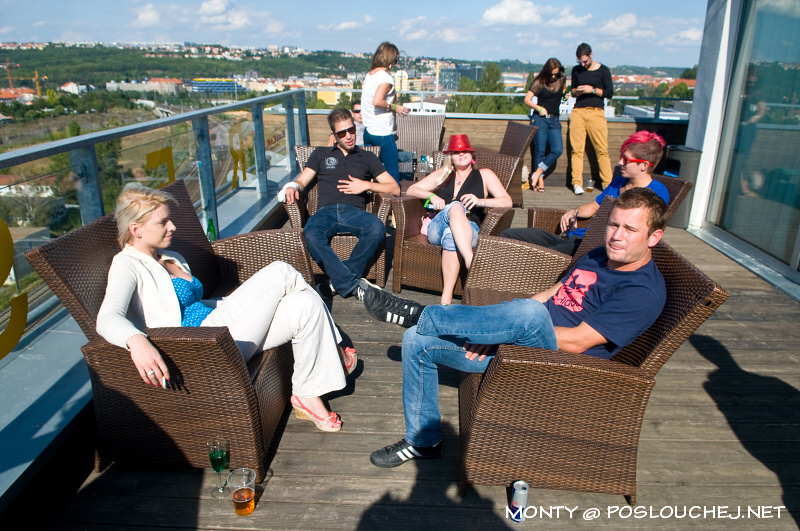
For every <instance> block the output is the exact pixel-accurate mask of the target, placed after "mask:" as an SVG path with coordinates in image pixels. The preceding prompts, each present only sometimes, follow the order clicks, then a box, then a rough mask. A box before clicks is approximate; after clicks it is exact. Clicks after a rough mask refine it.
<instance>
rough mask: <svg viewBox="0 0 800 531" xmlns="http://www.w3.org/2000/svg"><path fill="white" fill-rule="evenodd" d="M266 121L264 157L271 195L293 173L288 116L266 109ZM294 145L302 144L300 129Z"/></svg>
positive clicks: (264, 114)
mask: <svg viewBox="0 0 800 531" xmlns="http://www.w3.org/2000/svg"><path fill="white" fill-rule="evenodd" d="M263 121H264V155H265V157H266V160H267V180H268V181H269V182H270V193H272V190H273V189H277V187H278V185H279V184H281V183H282V182H283V181H284V180H285V179H286V178H287V177H288V176H289V175H290V173H291V170H292V168H291V158H290V156H289V138H288V133H287V127H286V114H285V113H284V112H282V111H279V110H277V109H273V108H265V109H264V113H263ZM295 137H296V138H295V140H294V145H298V144H299V143H300V133H299V127H297V128H295Z"/></svg>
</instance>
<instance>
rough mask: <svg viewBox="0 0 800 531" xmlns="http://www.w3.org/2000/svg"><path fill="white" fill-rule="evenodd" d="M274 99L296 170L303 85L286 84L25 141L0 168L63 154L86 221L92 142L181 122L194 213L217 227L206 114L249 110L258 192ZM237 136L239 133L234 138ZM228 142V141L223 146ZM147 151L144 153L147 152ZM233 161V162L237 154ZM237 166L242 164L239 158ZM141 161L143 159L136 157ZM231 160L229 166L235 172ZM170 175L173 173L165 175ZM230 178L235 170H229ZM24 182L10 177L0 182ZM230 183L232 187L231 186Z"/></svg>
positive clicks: (98, 201)
mask: <svg viewBox="0 0 800 531" xmlns="http://www.w3.org/2000/svg"><path fill="white" fill-rule="evenodd" d="M275 103H278V104H280V105H282V108H280V110H277V111H274V110H270V111H269V112H271V113H275V112H277V113H279V114H283V115H285V117H286V122H285V142H286V144H285V152H286V156H287V157H288V160H289V165H290V168H291V170H293V171H296V170H297V161H296V160H295V158H294V149H293V148H294V146H295V144H308V138H309V137H308V123H307V119H306V103H305V91H304V90H292V91H288V92H283V93H279V94H271V95H268V96H262V97H258V98H253V99H249V100H244V101H240V102H235V103H231V104H227V105H221V106H217V107H211V108H207V109H201V110H197V111H190V112H187V113H184V114H177V115H172V116H166V117H163V118H159V119H156V120H152V121H149V122H144V123H141V124H134V125H127V126H122V127H117V128H115V129H110V130H107V131H100V132H94V133H89V134H86V135H81V136H77V137H73V138H68V139H64V140H57V141H54V142H49V143H46V144H41V145H35V146H30V147H26V148H22V149H18V150H15V151H10V152H7V153H3V154H0V170H3V169H5V168H11V167H13V166H17V165H20V164H24V163H28V162H32V161H37V160H41V159H45V158H48V157H52V156H55V155H60V154H64V153H68V154H69V163H70V166H71V171H72V180H73V181H74V182H75V188H76V191H77V199H78V203H79V205H80V213H81V221H82V223H83V224H86V223H89V222H91V221H93V220H95V219H97V218H99V217H101V216H102V215H104V214H105V211H104V208H103V191H102V189H101V183H100V179H99V175H100V170H101V166H102V162H98V157H97V152H96V148H97V146H98V144H101V143H104V142H109V141H113V140H118V139H122V138H125V137H130V136H132V135H137V134H143V133H148V132H151V131H154V130H158V129H162V128H166V127H170V126H176V125H180V124H186V125H189V126H190V129H191V132H192V134H193V141H194V152H195V160H194V161H193V163H194V165H195V167H196V168H197V173H198V177H199V184H200V186H199V191H200V215H201V218H203V219H202V220H203V222H204V226H207V224H208V223H207V222H208V220H211V222H212V223H213V224H214V226H215V227H219V226H220V225H219V220H218V217H217V194H216V193H215V191H216V190H217V186H215V182H214V156H215V155H214V151H213V150H212V145H211V139H212V137H213V136H214V133H212V131H210V128H209V118H210V117H214V116H222V115H224V114H225V113H230V112H236V111H242V110H246V111H249V113H250V116H251V119H252V134H253V142H252V144H253V146H252V148H253V153H254V158H255V164H254V166H255V168H254V169H255V174H256V177H257V180H256V188H257V190H258V194H259V195H260V196H261V198H263V197H264V196H268V195H274V193H276V192H277V190H275V189H274V188H273V189H270V187H269V186H268V182H267V169H268V168H269V159H268V158H267V155H266V149H265V145H266V139H265V134H264V122H263V116H264V112H265V108H266V106H267V105H271V104H275ZM239 141H241V139H239ZM230 147H232V146H229V148H230ZM148 155H150V154H148ZM235 162H237V163H238V162H239V161H238V160H237V161H235ZM241 162H242V166H243V167H242V170H243V172H244V170H245V169H246V168H245V167H244V166H245V165H244V161H241ZM140 163H141V164H144V161H140ZM164 163H165V164H167V165H168V166H170V165H172V164H173V161H172V160H169V161H164ZM236 170H237V166H234V172H236ZM171 177H174V176H171ZM234 179H236V175H235V174H234ZM20 184H24V181H22V182H14V183H11V184H9V185H7V186H5V187H0V193H2V192H3V190H2V188H8V187H11V186H17V185H20ZM235 186H236V185H235V183H234V185H233V187H235Z"/></svg>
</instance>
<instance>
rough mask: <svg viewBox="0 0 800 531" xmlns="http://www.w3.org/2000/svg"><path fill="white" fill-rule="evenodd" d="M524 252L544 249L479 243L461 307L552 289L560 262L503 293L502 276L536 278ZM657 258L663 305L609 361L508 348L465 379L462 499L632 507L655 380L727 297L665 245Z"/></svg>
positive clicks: (461, 405) (486, 240)
mask: <svg viewBox="0 0 800 531" xmlns="http://www.w3.org/2000/svg"><path fill="white" fill-rule="evenodd" d="M504 248H505V249H504ZM526 253H537V254H539V255H541V254H542V253H543V250H542V249H541V248H539V247H536V246H534V245H531V244H526V243H522V242H515V241H512V240H507V239H505V238H484V239H482V240H481V242H480V243H479V245H478V250H477V252H476V255H475V259H474V262H473V266H472V268H471V270H470V275H469V278H468V281H467V286H466V288H465V294H464V301H465V302H466V303H469V304H490V303H496V302H500V301H503V300H510V299H512V298H514V297H517V296H530V295H532V294H533V293H534V292H535V291H538V290H540V289H541V288H543V287H545V286H547V285H548V284H550V285H552V282H553V279H554V278H556V277H555V276H554V271H557V270H558V269H560V268H561V267H562V265H563V263H559V262H558V260H557V259H556V260H555V261H553V263H552V265H553V267H554V271H553V272H550V273H548V272H542V273H541V275H542V279H541V280H539V281H538V285H536V286H534V285H531V286H528V287H527V288H530V289H529V291H526V286H520V285H512V286H510V287H507V286H502V288H504V289H508V290H509V291H507V292H500V291H496V289H495V286H496V285H497V282H498V279H500V280H505V279H526V278H530V277H532V276H533V275H531V274H530V263H529V262H530V257H529V258H525V254H526ZM556 254H557V253H556ZM546 257H547V258H548V259H552V257H550V256H546ZM536 258H538V257H536ZM562 258H563V257H562ZM653 258H654V259H655V261H656V263H657V264H658V267H659V269H660V270H661V273H662V275H663V276H664V279H665V281H666V285H667V302H666V306H665V307H664V310H663V312H662V313H661V316H660V317H659V318H658V319H657V320H656V322H655V323H654V324H653V325H652V326H651V327H650V328H648V329H647V330H646V331H645V332H644V333H643V334H642V335H641V336H639V337H638V338H637V339H636V340H635V341H634V342H633V343H632V344H631V345H629V346H627V347H625V348H624V349H623V350H622V351H620V352H619V353H618V354H616V355H615V356H614V357H613V358H612V359H611V360H603V359H599V358H593V357H591V356H586V355H583V354H570V353H567V352H560V351H549V350H544V349H534V348H524V347H517V346H511V345H503V346H501V347H500V349H499V350H498V352H497V355H496V356H495V359H494V360H493V361H492V363H491V364H490V366H489V368H488V370H487V371H486V372H485V373H484V374H467V375H463V376H462V380H461V384H460V387H459V416H460V437H461V452H460V459H461V481H460V490H461V492H462V493H463V491H464V489H465V488H466V486H467V485H468V484H470V483H476V484H484V485H511V483H512V482H514V481H516V480H524V481H526V482H528V484H529V485H530V486H531V487H535V488H547V489H563V490H575V491H587V492H603V493H611V494H622V495H625V496H626V497H627V498H628V500H629V501H630V503H633V504H635V502H636V454H637V450H638V441H639V432H640V429H641V424H642V418H643V416H644V410H645V407H646V406H647V401H648V398H649V396H650V391H651V390H652V388H653V386H654V385H655V379H654V377H655V375H656V373H657V372H658V370H659V369H660V368H661V366H662V365H663V364H664V363H665V362H666V361H667V359H669V357H670V356H671V355H672V353H673V352H675V350H677V348H678V347H679V346H680V345H681V344H682V343H683V342H684V341H685V340H686V339H687V338H688V337H689V336H690V335H691V334H692V333H693V332H694V331H695V330H696V329H697V328H698V327H699V326H700V325H701V324H702V323H703V322H704V321H705V320H706V319H707V318H708V317H709V316H710V315H711V314H712V313H713V312H714V311H715V310H716V308H717V307H719V305H720V304H722V303H723V302H724V301H725V299H726V298H727V296H728V294H727V293H726V292H725V290H723V289H722V288H721V287H720V286H718V285H717V284H716V283H715V282H714V281H713V280H711V279H710V278H708V277H707V276H705V275H704V274H703V273H702V272H700V271H698V270H697V269H696V268H695V267H694V266H693V265H692V264H690V263H689V262H688V261H686V260H685V259H684V258H683V257H682V256H680V255H679V254H678V253H677V252H675V251H674V250H672V249H671V248H670V247H668V246H667V245H666V244H664V243H663V242H661V243H659V244H658V245H656V247H655V248H654V249H653ZM517 265H518V267H517ZM498 270H500V271H502V274H497V271H498Z"/></svg>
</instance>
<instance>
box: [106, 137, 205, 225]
mask: <svg viewBox="0 0 800 531" xmlns="http://www.w3.org/2000/svg"><path fill="white" fill-rule="evenodd" d="M95 153H96V155H97V164H98V166H99V175H100V187H101V190H102V193H103V205H104V207H105V211H106V212H113V210H114V203H115V201H116V198H117V196H118V195H119V192H120V191H121V190H122V187H123V186H124V185H125V184H127V183H130V182H137V183H140V184H143V185H145V186H149V187H151V188H160V187H162V186H166V185H167V184H169V183H170V182H172V181H174V180H176V179H183V180H184V181H185V182H186V187H187V189H188V190H189V195H190V196H191V197H192V199H193V200H194V201H198V200H199V199H200V187H199V184H198V182H199V181H198V170H197V162H196V160H197V158H196V156H195V144H194V133H193V132H192V128H191V124H189V123H180V124H177V125H172V126H168V127H163V128H160V129H155V130H152V131H147V132H145V133H138V134H134V135H130V136H126V137H123V138H120V139H115V140H110V141H107V142H100V143H98V144H96V145H95Z"/></svg>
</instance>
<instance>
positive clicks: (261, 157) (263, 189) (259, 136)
mask: <svg viewBox="0 0 800 531" xmlns="http://www.w3.org/2000/svg"><path fill="white" fill-rule="evenodd" d="M250 115H251V116H252V117H253V129H254V131H255V138H254V139H253V141H254V143H255V145H254V146H253V149H254V150H255V154H256V175H257V176H258V185H257V187H258V193H259V195H261V196H262V197H263V196H265V195H268V194H269V181H268V180H267V170H268V169H269V168H268V166H267V155H266V153H264V150H265V149H266V148H265V143H264V107H263V105H262V104H261V103H254V104H252V105H251V106H250Z"/></svg>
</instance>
